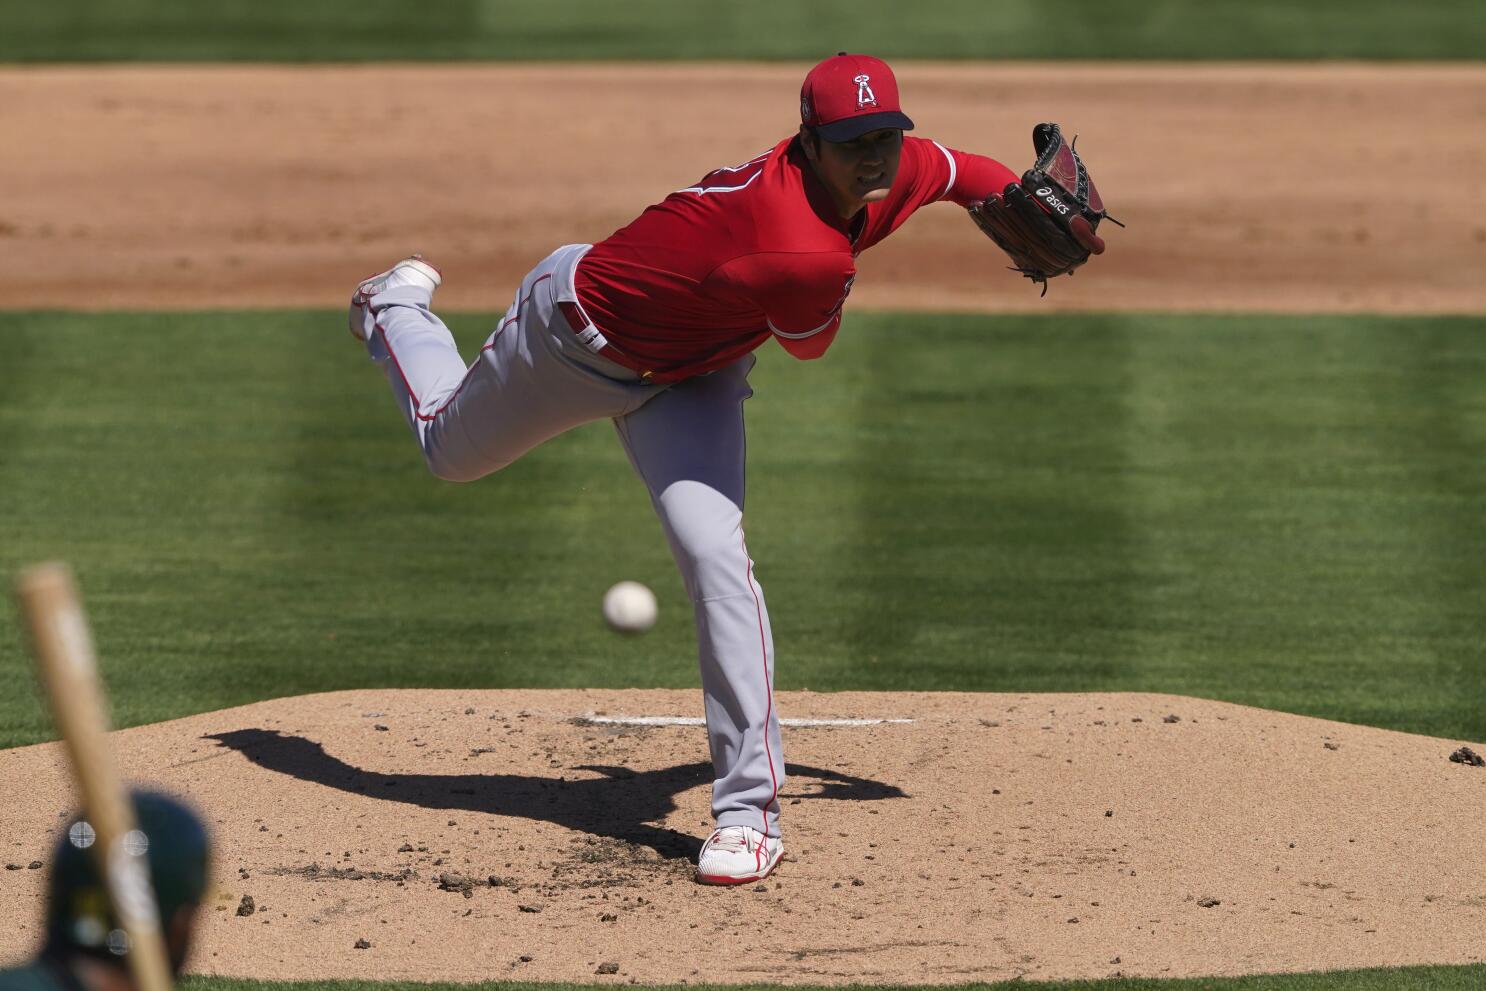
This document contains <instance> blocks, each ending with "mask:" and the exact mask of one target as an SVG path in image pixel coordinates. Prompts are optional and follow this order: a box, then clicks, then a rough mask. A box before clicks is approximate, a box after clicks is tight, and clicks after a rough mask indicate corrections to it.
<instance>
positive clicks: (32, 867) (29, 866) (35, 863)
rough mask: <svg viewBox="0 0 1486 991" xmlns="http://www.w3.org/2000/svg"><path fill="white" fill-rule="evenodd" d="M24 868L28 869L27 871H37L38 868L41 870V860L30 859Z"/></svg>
mask: <svg viewBox="0 0 1486 991" xmlns="http://www.w3.org/2000/svg"><path fill="white" fill-rule="evenodd" d="M26 870H28V871H39V870H41V861H39V860H33V861H31V862H30V863H29V864H27V865H26Z"/></svg>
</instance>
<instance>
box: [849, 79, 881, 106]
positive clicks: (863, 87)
mask: <svg viewBox="0 0 1486 991" xmlns="http://www.w3.org/2000/svg"><path fill="white" fill-rule="evenodd" d="M871 79H872V77H871V76H869V75H867V74H865V73H863V74H862V75H860V76H857V77H856V78H855V79H853V80H852V82H854V83H856V84H857V109H858V110H861V109H862V108H863V107H875V106H877V94H876V93H873V92H872V87H871V86H868V85H867V83H868V82H869V81H870V80H871Z"/></svg>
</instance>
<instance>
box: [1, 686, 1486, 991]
mask: <svg viewBox="0 0 1486 991" xmlns="http://www.w3.org/2000/svg"><path fill="white" fill-rule="evenodd" d="M780 706H781V711H782V712H783V713H784V715H785V716H786V717H788V718H791V719H797V720H802V721H803V724H797V725H790V726H788V727H787V728H786V729H785V731H784V732H785V743H786V747H787V750H788V760H789V773H790V779H789V781H788V783H787V786H786V787H785V789H784V792H783V795H782V797H783V801H784V803H785V806H784V822H785V826H786V849H787V852H786V859H785V863H784V864H783V865H782V867H781V869H780V870H779V872H778V873H777V874H776V875H775V876H774V877H773V878H771V879H770V880H769V881H768V882H767V883H766V884H762V885H756V886H749V887H746V888H743V889H716V888H707V887H703V886H699V885H696V884H694V883H693V882H692V880H691V873H692V865H691V863H692V858H693V857H694V856H695V853H696V850H697V848H698V846H699V837H700V836H702V835H703V834H704V833H705V832H706V830H707V829H708V825H709V822H710V817H709V815H708V810H707V802H708V785H709V781H710V772H709V768H708V765H707V764H706V763H705V749H706V745H705V736H704V733H703V731H702V730H701V729H700V728H699V727H697V726H696V725H686V724H684V723H682V724H677V721H676V720H674V719H668V720H661V721H660V722H661V723H662V724H660V725H636V724H634V723H633V722H632V721H631V719H632V717H693V718H694V717H696V716H699V715H700V711H699V710H700V701H699V696H698V695H697V694H696V693H692V692H674V691H542V692H515V691H413V690H403V691H355V692H337V693H332V694H325V695H315V696H307V697H301V698H296V699H286V700H280V701H273V702H263V703H258V704H256V705H250V706H245V707H242V708H237V709H229V710H224V711H221V712H214V713H207V714H204V715H199V716H192V717H189V718H186V719H180V720H176V721H173V722H168V723H162V724H158V725H154V726H145V727H138V728H135V729H130V730H126V731H123V732H120V733H118V734H116V740H117V746H118V750H119V753H120V755H121V760H122V763H123V766H124V768H125V769H126V771H127V772H128V773H130V774H132V775H135V776H137V777H140V778H143V779H146V780H151V781H154V782H157V783H159V784H161V785H163V786H165V787H167V788H170V789H172V790H174V791H177V792H179V793H182V794H184V795H186V796H188V797H189V798H190V799H191V800H192V801H194V802H195V803H196V804H197V805H199V806H200V807H201V808H202V809H204V810H205V811H206V813H207V816H208V818H209V819H210V821H211V822H212V824H213V828H214V830H215V833H216V837H217V841H218V844H219V847H220V850H221V856H220V859H219V862H218V864H217V866H216V870H215V880H216V886H217V890H216V893H215V894H214V896H213V898H212V899H211V902H210V904H209V906H208V911H207V912H206V915H205V925H204V936H203V940H202V944H201V946H200V947H199V950H198V951H197V953H196V954H195V955H194V957H193V960H192V963H191V967H190V969H191V970H192V971H194V972H198V973H211V974H227V975H240V976H252V977H257V978H265V979H291V978H292V979H310V978H358V977H360V978H371V977H376V978H383V979H387V978H392V979H417V980H458V981H475V980H487V979H512V980H516V979H519V980H532V981H574V982H588V981H593V980H615V981H620V982H629V981H630V980H632V979H633V980H637V981H639V982H643V983H658V982H683V981H686V982H703V981H705V982H730V983H731V982H753V981H761V980H763V981H770V982H784V983H826V984H839V983H849V982H851V983H863V982H866V983H888V984H899V983H906V984H915V983H958V982H965V981H990V980H995V979H1004V978H1011V977H1015V976H1018V975H1020V976H1025V977H1027V978H1042V979H1049V978H1094V977H1106V976H1110V975H1114V974H1126V975H1148V976H1190V975H1220V974H1244V973H1257V972H1269V971H1290V970H1318V969H1333V968H1341V967H1361V966H1377V965H1402V964H1413V963H1468V962H1473V961H1479V960H1481V959H1482V955H1483V951H1482V949H1481V946H1480V943H1479V940H1477V939H1476V938H1475V936H1476V934H1477V933H1479V932H1480V930H1481V927H1482V925H1483V923H1486V888H1483V886H1482V883H1481V878H1482V877H1483V876H1486V862H1483V861H1486V854H1483V853H1482V851H1483V850H1486V820H1483V818H1482V817H1481V816H1480V807H1481V798H1482V795H1483V794H1486V769H1480V768H1474V767H1469V766H1466V765H1463V764H1459V763H1453V762H1451V761H1450V760H1449V755H1450V753H1451V752H1452V751H1453V750H1454V749H1455V748H1456V747H1458V746H1459V745H1460V744H1459V743H1458V742H1457V741H1445V740H1438V739H1432V738H1427V737H1417V736H1409V735H1405V734H1400V733H1393V732H1387V731H1382V730H1376V729H1370V728H1365V727H1358V726H1351V725H1344V724H1338V723H1331V722H1326V721H1322V720H1317V719H1309V718H1304V717H1299V716H1291V715H1282V714H1276V713H1272V712H1266V711H1261V710H1256V709H1250V708H1244V707H1241V706H1235V705H1229V704H1224V703H1217V702H1208V701H1198V700H1194V699H1189V698H1181V697H1175V696H1162V695H1134V694H1119V695H1114V694H1111V695H971V694H872V693H844V694H833V695H820V694H810V693H784V694H782V695H781V697H780ZM595 716H598V717H602V719H599V720H595V719H593V718H590V717H595ZM862 719H872V720H877V719H892V720H897V721H894V722H874V723H871V724H867V725H854V724H838V725H815V724H812V721H816V720H862ZM1477 749H1482V748H1481V747H1480V746H1479V745H1477ZM0 782H3V785H0V828H3V833H4V836H5V837H6V840H5V851H4V854H3V858H4V860H5V861H6V867H8V868H10V869H8V870H5V871H3V872H0V886H3V887H0V960H11V959H15V958H17V957H19V956H20V955H21V954H22V953H23V952H25V951H27V950H29V949H30V948H31V947H32V945H33V944H34V942H35V940H36V918H35V913H36V907H37V905H38V899H39V896H40V891H41V887H42V883H43V880H44V874H45V872H44V871H43V870H40V869H36V870H28V869H26V865H27V864H29V863H31V862H33V861H37V860H43V859H45V857H46V851H47V849H48V846H49V844H50V842H51V841H52V840H53V839H54V837H55V834H56V833H57V831H58V828H59V825H60V822H61V818H60V817H61V816H62V815H63V814H64V813H65V811H66V806H67V801H68V799H67V796H68V794H69V791H70V789H69V786H68V784H67V779H66V775H65V767H64V766H63V757H62V752H61V750H60V747H59V745H57V744H44V745H40V746H33V747H25V748H20V749H16V750H11V751H7V752H4V753H0ZM246 899H251V903H252V911H251V912H248V910H247V908H246V907H245V906H246V905H247V901H246ZM928 906H932V913H929V911H928V909H927V907H928ZM719 945H728V946H732V947H737V946H747V947H748V952H746V953H737V952H728V953H718V952H715V950H716V948H717V947H718V946H719ZM610 972H612V976H608V975H609V973H610Z"/></svg>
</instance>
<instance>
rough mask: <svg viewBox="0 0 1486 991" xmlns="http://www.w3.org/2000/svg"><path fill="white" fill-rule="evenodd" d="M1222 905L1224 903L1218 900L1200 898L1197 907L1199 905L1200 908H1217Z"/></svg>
mask: <svg viewBox="0 0 1486 991" xmlns="http://www.w3.org/2000/svg"><path fill="white" fill-rule="evenodd" d="M1221 904H1223V903H1222V902H1220V901H1218V900H1217V899H1216V898H1199V899H1197V905H1198V907H1199V908H1217V907H1218V906H1219V905H1221Z"/></svg>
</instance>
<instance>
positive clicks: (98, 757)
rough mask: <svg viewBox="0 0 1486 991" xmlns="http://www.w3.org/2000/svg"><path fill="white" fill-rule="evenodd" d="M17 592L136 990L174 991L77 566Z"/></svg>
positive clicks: (31, 574) (42, 576) (33, 577)
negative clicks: (117, 763)
mask: <svg viewBox="0 0 1486 991" xmlns="http://www.w3.org/2000/svg"><path fill="white" fill-rule="evenodd" d="M16 595H17V598H18V599H19V600H20V604H21V611H22V612H23V613H24V614H25V617H26V625H27V628H28V629H29V630H30V633H31V647H32V650H33V651H34V652H35V654H36V663H37V667H38V668H39V669H40V672H41V680H42V682H43V684H44V685H45V686H46V693H47V697H48V698H49V699H50V701H51V707H52V717H53V719H55V720H56V724H57V728H58V729H59V730H60V731H61V733H62V740H63V742H64V743H65V744H66V746H67V753H68V756H69V757H70V758H71V759H72V770H73V773H74V774H75V775H76V776H77V783H78V788H79V790H80V791H81V792H82V800H83V815H84V817H85V818H86V819H87V821H88V822H89V823H90V824H91V825H92V827H93V831H94V833H95V834H96V837H97V838H96V839H95V841H94V842H93V844H92V847H91V850H92V853H93V856H94V861H95V863H96V864H97V866H98V873H99V876H100V877H102V878H103V879H104V887H105V888H106V889H107V891H108V897H109V901H110V902H111V903H112V905H113V910H114V917H115V918H117V919H118V920H119V923H120V925H121V926H123V929H124V934H123V938H124V940H125V941H126V942H125V946H126V947H127V949H128V953H127V954H126V956H125V959H126V960H127V961H128V964H129V970H130V973H131V975H132V976H133V978H134V987H135V988H136V991H170V985H171V976H170V964H169V961H168V958H167V956H166V951H165V940H164V937H163V935H162V933H161V931H160V912H159V909H158V907H157V906H156V904H155V893H154V890H153V889H152V888H151V886H150V874H149V867H148V861H147V860H146V858H145V845H144V844H143V843H142V842H141V837H142V835H143V834H140V833H137V832H136V831H135V825H134V807H133V805H132V804H131V803H130V802H129V798H128V793H127V792H126V791H125V790H124V783H123V781H122V780H120V778H119V775H118V771H117V770H116V769H115V767H114V761H113V753H112V752H111V751H110V749H109V746H108V717H107V715H106V714H105V713H104V708H103V689H102V687H101V685H100V683H99V679H98V661H97V659H96V657H95V655H94V653H93V638H92V635H91V634H90V633H89V632H88V620H87V617H86V616H85V615H84V614H83V608H82V603H81V602H80V600H79V599H78V595H77V587H76V585H75V584H74V582H73V580H72V571H71V570H70V569H69V568H68V567H67V565H65V564H61V563H57V562H49V563H46V564H38V565H35V566H34V567H31V568H28V569H26V570H25V571H23V572H22V573H21V576H20V578H19V579H18V580H17V582H16ZM109 939H110V942H111V943H113V942H114V941H116V939H117V937H116V936H115V935H114V934H110V936H109Z"/></svg>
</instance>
